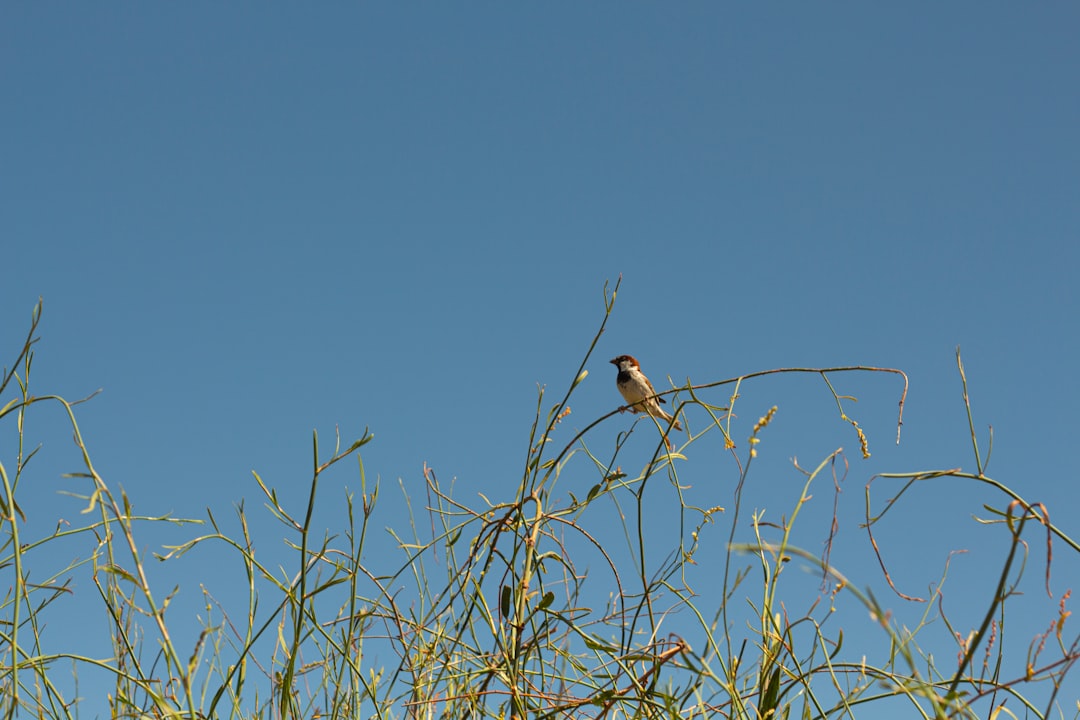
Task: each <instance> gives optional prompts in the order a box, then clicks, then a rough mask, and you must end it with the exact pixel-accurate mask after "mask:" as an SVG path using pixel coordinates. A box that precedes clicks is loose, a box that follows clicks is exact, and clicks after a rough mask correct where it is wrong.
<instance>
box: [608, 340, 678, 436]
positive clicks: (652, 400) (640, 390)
mask: <svg viewBox="0 0 1080 720" xmlns="http://www.w3.org/2000/svg"><path fill="white" fill-rule="evenodd" d="M610 362H611V364H612V365H614V366H615V367H617V368H619V375H618V377H616V378H615V385H616V386H617V387H618V388H619V393H621V394H622V396H623V400H625V401H626V404H627V407H628V408H629V409H631V410H635V411H637V412H643V413H645V414H646V415H652V416H653V417H654V418H659V419H661V420H666V421H668V422H671V420H672V418H671V416H670V415H668V414H667V413H666V412H664V410H663V408H661V407H660V403H666V401H665V400H664V398H662V397H656V390H654V389H653V386H652V383H651V382H649V378H647V377H645V374H644V373H643V372H641V363H639V362H638V361H637V359H636V358H635V357H634V356H633V355H620V356H619V357H617V358H615V359H614V360H611V361H610ZM623 409H625V408H623ZM672 427H674V428H675V429H676V430H682V425H680V424H679V421H678V420H676V421H675V424H674V425H672Z"/></svg>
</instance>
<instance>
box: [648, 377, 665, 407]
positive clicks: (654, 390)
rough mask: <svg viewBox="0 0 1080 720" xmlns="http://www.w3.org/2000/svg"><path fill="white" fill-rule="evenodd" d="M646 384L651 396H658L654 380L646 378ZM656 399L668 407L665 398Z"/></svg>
mask: <svg viewBox="0 0 1080 720" xmlns="http://www.w3.org/2000/svg"><path fill="white" fill-rule="evenodd" d="M645 384H646V385H648V386H649V395H656V388H654V387H653V386H652V380H650V379H649V378H645ZM656 399H657V400H659V401H660V402H662V403H664V404H665V405H667V400H665V399H664V398H662V397H658V398H656Z"/></svg>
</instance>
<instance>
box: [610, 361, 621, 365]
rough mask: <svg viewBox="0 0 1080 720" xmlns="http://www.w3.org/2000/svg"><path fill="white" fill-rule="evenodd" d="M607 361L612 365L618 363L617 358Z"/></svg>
mask: <svg viewBox="0 0 1080 720" xmlns="http://www.w3.org/2000/svg"><path fill="white" fill-rule="evenodd" d="M608 362H609V363H611V364H612V365H618V364H619V361H618V360H608Z"/></svg>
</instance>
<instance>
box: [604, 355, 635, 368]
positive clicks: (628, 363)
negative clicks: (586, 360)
mask: <svg viewBox="0 0 1080 720" xmlns="http://www.w3.org/2000/svg"><path fill="white" fill-rule="evenodd" d="M608 362H610V363H611V364H612V365H614V366H615V367H617V368H619V372H627V371H629V370H631V369H639V368H641V363H639V362H638V361H637V358H635V357H634V356H633V355H620V356H619V357H617V358H615V359H614V360H609V361H608Z"/></svg>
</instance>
